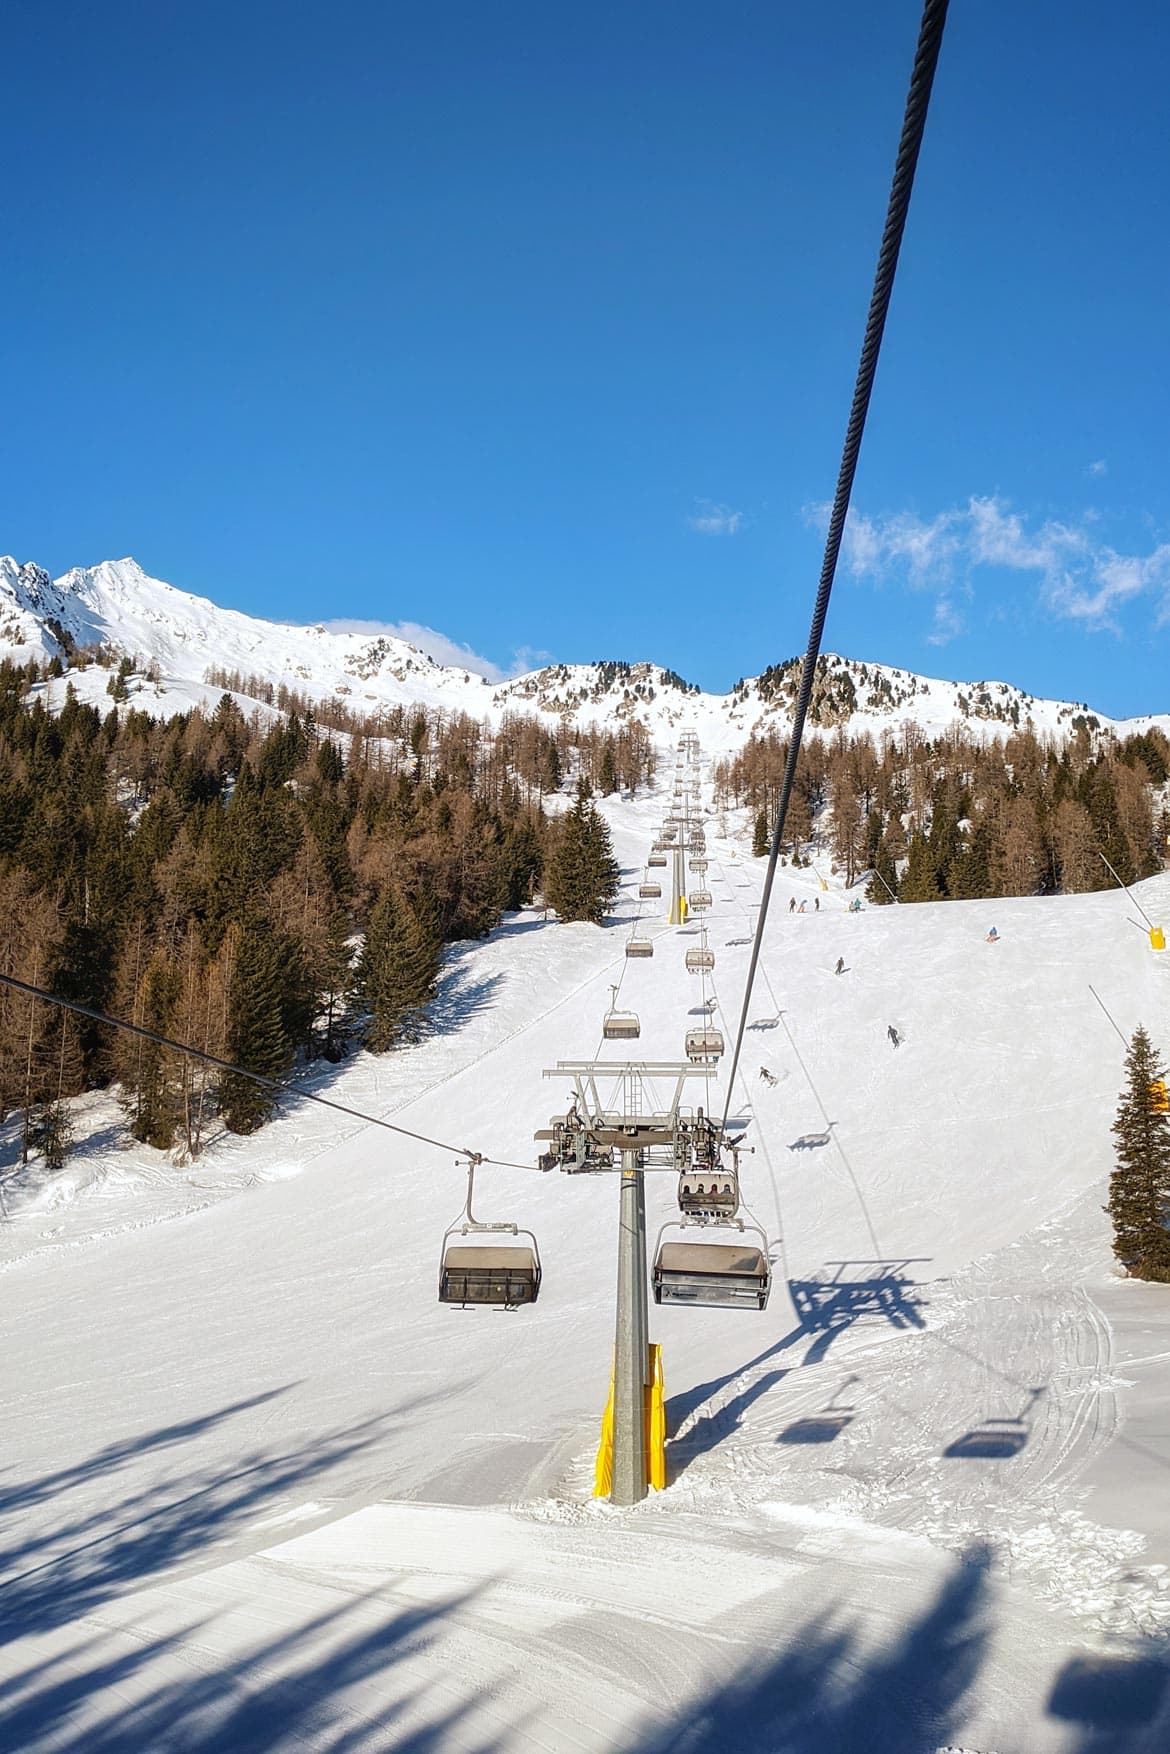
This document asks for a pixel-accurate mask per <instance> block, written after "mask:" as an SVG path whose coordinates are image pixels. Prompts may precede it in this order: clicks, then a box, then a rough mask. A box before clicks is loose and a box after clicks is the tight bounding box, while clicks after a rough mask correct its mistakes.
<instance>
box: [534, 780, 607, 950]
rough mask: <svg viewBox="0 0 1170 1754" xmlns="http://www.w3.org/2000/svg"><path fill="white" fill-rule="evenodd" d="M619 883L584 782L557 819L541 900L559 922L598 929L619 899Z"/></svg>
mask: <svg viewBox="0 0 1170 1754" xmlns="http://www.w3.org/2000/svg"><path fill="white" fill-rule="evenodd" d="M620 877H621V873H620V871H619V869H618V865H617V861H616V859H615V858H614V856H613V842H612V840H611V839H610V833H609V829H608V827H607V826H606V822H605V819H604V817H603V816H601V815H600V813H599V812H598V810H597V809H596V807H595V805H594V804H593V803H592V801H591V799H590V797H589V788H588V783H587V782H586V781H585V780H584V779H582V780H581V781H580V782H579V784H578V786H577V799H576V802H575V803H574V805H573V807H572V809H571V810H569V811H567V812H566V813H565V815H564V816H563V817H562V819H561V823H560V827H559V832H558V834H557V838H556V845H555V847H554V849H553V853H552V857H551V858H550V859H549V860H548V863H547V866H546V869H545V880H544V892H545V897H546V899H547V900H548V903H549V905H550V907H554V908H555V909H556V911H557V914H558V915H559V917H560V918H561V919H562V920H588V921H589V922H590V924H591V925H594V926H599V925H600V924H601V922H602V919H603V918H604V917H605V913H606V910H607V909H608V907H609V905H610V903H611V902H612V901H613V899H614V897H615V896H616V895H617V892H618V888H619V883H620Z"/></svg>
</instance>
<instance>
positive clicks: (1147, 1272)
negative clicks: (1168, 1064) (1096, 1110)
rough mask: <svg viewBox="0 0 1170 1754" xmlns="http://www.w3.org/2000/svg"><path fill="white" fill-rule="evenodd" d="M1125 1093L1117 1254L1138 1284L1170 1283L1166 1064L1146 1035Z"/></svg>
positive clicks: (1130, 1063) (1119, 1126)
mask: <svg viewBox="0 0 1170 1754" xmlns="http://www.w3.org/2000/svg"><path fill="white" fill-rule="evenodd" d="M1125 1070H1126V1074H1127V1083H1126V1088H1125V1090H1124V1091H1123V1093H1122V1097H1121V1103H1120V1106H1119V1107H1118V1110H1117V1119H1116V1120H1115V1121H1114V1123H1113V1136H1114V1138H1115V1139H1116V1141H1117V1145H1116V1156H1117V1161H1116V1167H1115V1169H1114V1171H1113V1174H1112V1175H1111V1176H1110V1178H1109V1204H1108V1205H1107V1206H1106V1208H1105V1210H1106V1211H1107V1212H1108V1214H1109V1216H1110V1218H1112V1220H1113V1252H1114V1254H1115V1255H1116V1256H1117V1258H1118V1260H1119V1261H1121V1262H1122V1264H1123V1265H1124V1266H1125V1267H1126V1268H1127V1269H1128V1271H1129V1272H1130V1274H1131V1275H1132V1276H1133V1277H1134V1278H1135V1279H1155V1280H1157V1281H1158V1282H1159V1283H1160V1284H1163V1285H1166V1284H1170V1230H1168V1229H1167V1220H1168V1219H1170V1113H1167V1112H1166V1111H1165V1110H1163V1109H1162V1108H1161V1106H1160V1104H1161V1102H1162V1101H1164V1100H1165V1098H1164V1096H1163V1095H1162V1092H1161V1090H1160V1088H1159V1086H1160V1085H1161V1084H1162V1081H1163V1078H1164V1072H1163V1067H1162V1062H1161V1059H1160V1058H1159V1056H1158V1054H1157V1053H1156V1052H1155V1051H1154V1047H1153V1044H1152V1043H1151V1041H1150V1038H1149V1036H1148V1035H1147V1034H1146V1032H1145V1030H1144V1029H1143V1028H1141V1026H1140V1025H1139V1027H1138V1028H1137V1029H1135V1030H1134V1033H1133V1040H1132V1041H1131V1042H1130V1045H1129V1052H1128V1054H1127V1055H1126V1056H1125Z"/></svg>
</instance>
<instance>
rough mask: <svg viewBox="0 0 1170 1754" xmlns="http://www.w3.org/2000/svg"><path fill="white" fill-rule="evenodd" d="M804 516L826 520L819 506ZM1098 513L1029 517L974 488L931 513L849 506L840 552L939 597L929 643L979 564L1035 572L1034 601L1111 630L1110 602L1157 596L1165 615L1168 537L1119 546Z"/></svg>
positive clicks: (872, 571)
mask: <svg viewBox="0 0 1170 1754" xmlns="http://www.w3.org/2000/svg"><path fill="white" fill-rule="evenodd" d="M809 515H810V518H811V520H812V521H813V522H815V523H817V524H819V525H820V526H821V527H822V528H823V527H824V524H825V522H826V521H827V513H826V511H825V509H824V508H822V507H815V508H813V509H812V511H811V512H810V514H809ZM1097 522H1098V520H1097V519H1096V518H1094V517H1091V516H1090V515H1089V514H1088V513H1086V514H1085V515H1084V516H1083V517H1081V518H1080V519H1078V520H1077V521H1075V522H1065V521H1062V520H1060V519H1056V518H1048V519H1045V520H1044V521H1043V522H1042V523H1039V524H1036V525H1033V524H1031V523H1029V521H1028V520H1027V519H1025V518H1024V517H1023V516H1022V515H1021V514H1020V513H1019V512H1016V511H1013V510H1012V508H1011V507H1010V506H1009V505H1008V504H1007V503H1006V502H1005V501H1004V500H1001V499H998V498H995V497H994V496H987V497H979V496H973V497H972V498H971V499H970V500H968V502H967V504H966V506H964V507H957V508H955V509H953V510H950V511H945V512H939V513H938V515H937V516H936V517H934V518H931V519H929V520H923V519H921V518H919V517H917V516H915V515H914V514H913V513H909V512H898V513H894V514H892V515H887V516H884V517H876V518H871V517H867V516H866V515H865V514H864V513H861V512H852V511H851V512H850V514H849V517H848V519H847V520H846V524H845V533H844V537H843V539H842V543H841V557H842V560H843V562H844V564H845V565H846V566H847V567H848V569H849V571H850V572H851V573H852V574H853V576H854V577H855V578H870V579H880V578H887V577H901V578H902V579H903V580H904V581H905V583H906V584H908V585H909V586H910V587H911V588H912V589H915V590H923V591H933V592H934V593H935V594H936V596H937V599H938V600H937V602H936V605H935V622H934V627H933V631H932V632H931V633H930V634H929V635H928V636H927V637H928V638H929V639H930V640H931V641H932V642H933V643H936V644H937V643H942V642H943V640H945V639H949V638H953V637H954V634H955V633H957V632H959V631H960V630H961V625H962V624H961V620H960V619H959V617H958V615H957V612H956V611H955V608H954V595H955V592H956V591H964V590H965V591H967V592H970V589H971V585H970V576H971V573H972V572H973V571H974V570H975V569H976V568H978V567H992V568H998V569H1000V570H1006V571H1009V572H1018V573H1030V574H1032V575H1034V577H1035V580H1036V584H1037V587H1038V594H1039V600H1040V603H1041V605H1042V606H1043V607H1044V608H1045V609H1047V610H1048V611H1049V613H1050V614H1052V615H1056V616H1061V617H1063V618H1067V619H1070V620H1074V621H1080V622H1081V623H1082V624H1083V625H1084V626H1086V627H1098V628H1112V629H1114V630H1116V627H1117V622H1116V616H1115V611H1117V610H1118V609H1120V607H1121V606H1122V605H1123V604H1125V603H1128V602H1130V601H1132V600H1133V599H1134V598H1135V597H1140V596H1144V595H1151V596H1155V597H1157V598H1158V599H1159V607H1158V621H1159V622H1164V621H1167V620H1170V543H1162V544H1160V545H1159V546H1157V547H1156V548H1154V549H1152V550H1151V551H1150V552H1149V553H1148V554H1145V555H1135V554H1120V553H1118V552H1117V550H1116V549H1114V548H1112V547H1110V545H1109V544H1108V543H1107V542H1103V541H1101V540H1100V539H1099V537H1098V536H1097V535H1096V533H1095V526H1096V524H1097Z"/></svg>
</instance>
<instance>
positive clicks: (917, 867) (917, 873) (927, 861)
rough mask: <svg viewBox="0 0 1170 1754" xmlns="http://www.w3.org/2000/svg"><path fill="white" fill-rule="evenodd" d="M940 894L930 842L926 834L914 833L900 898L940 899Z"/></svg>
mask: <svg viewBox="0 0 1170 1754" xmlns="http://www.w3.org/2000/svg"><path fill="white" fill-rule="evenodd" d="M940 895H941V891H940V889H939V886H938V872H937V870H936V869H935V863H934V859H933V858H932V856H931V851H930V843H929V841H928V840H927V838H926V836H925V835H924V834H912V835H911V836H910V851H909V856H908V859H907V863H906V871H905V874H904V876H903V878H902V881H901V883H900V884H899V885H898V900H899V901H938V900H939V898H940Z"/></svg>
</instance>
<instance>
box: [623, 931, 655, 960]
mask: <svg viewBox="0 0 1170 1754" xmlns="http://www.w3.org/2000/svg"><path fill="white" fill-rule="evenodd" d="M653 954H654V940H653V939H652V938H639V937H638V935H637V934H636V933H635V935H634V936H633V937H632V938H627V939H626V955H627V956H653Z"/></svg>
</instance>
